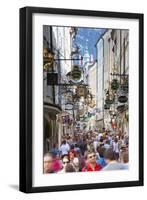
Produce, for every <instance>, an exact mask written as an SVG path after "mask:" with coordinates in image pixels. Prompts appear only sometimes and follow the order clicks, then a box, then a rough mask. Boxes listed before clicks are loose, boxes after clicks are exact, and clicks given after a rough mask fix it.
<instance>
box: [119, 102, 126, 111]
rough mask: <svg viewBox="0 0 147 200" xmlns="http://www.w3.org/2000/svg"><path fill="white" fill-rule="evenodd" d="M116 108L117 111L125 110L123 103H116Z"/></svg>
mask: <svg viewBox="0 0 147 200" xmlns="http://www.w3.org/2000/svg"><path fill="white" fill-rule="evenodd" d="M117 110H118V111H119V112H123V111H125V110H126V106H125V104H120V105H118V106H117Z"/></svg>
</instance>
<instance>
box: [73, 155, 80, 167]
mask: <svg viewBox="0 0 147 200" xmlns="http://www.w3.org/2000/svg"><path fill="white" fill-rule="evenodd" d="M73 164H74V166H75V167H78V166H79V159H78V158H77V157H75V158H74V159H73Z"/></svg>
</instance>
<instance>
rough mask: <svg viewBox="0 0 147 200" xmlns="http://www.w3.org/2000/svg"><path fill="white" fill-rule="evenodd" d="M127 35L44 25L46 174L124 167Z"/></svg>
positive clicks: (125, 160)
mask: <svg viewBox="0 0 147 200" xmlns="http://www.w3.org/2000/svg"><path fill="white" fill-rule="evenodd" d="M128 46H129V31H128V30H115V29H100V28H97V29H96V28H82V27H78V28H77V27H58V26H46V25H44V26H43V79H44V80H43V101H44V102H43V105H44V115H43V116H44V119H43V122H44V130H43V134H44V136H43V138H44V144H43V151H44V173H66V172H80V171H82V172H85V171H101V170H118V169H119V170H121V169H123V170H124V169H128V163H129V158H128V149H129V131H128V130H129V114H128V109H129V108H128V90H129V89H128V88H129V86H128V83H129V74H128V73H129V58H128V57H129V56H128V55H129V47H128Z"/></svg>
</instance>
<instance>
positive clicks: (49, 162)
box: [44, 153, 53, 173]
mask: <svg viewBox="0 0 147 200" xmlns="http://www.w3.org/2000/svg"><path fill="white" fill-rule="evenodd" d="M52 169H53V157H52V154H50V153H46V154H45V155H44V173H50V172H52Z"/></svg>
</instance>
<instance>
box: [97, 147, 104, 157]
mask: <svg viewBox="0 0 147 200" xmlns="http://www.w3.org/2000/svg"><path fill="white" fill-rule="evenodd" d="M97 152H98V153H99V156H100V158H103V157H104V153H105V148H104V147H101V146H99V147H97Z"/></svg>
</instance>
